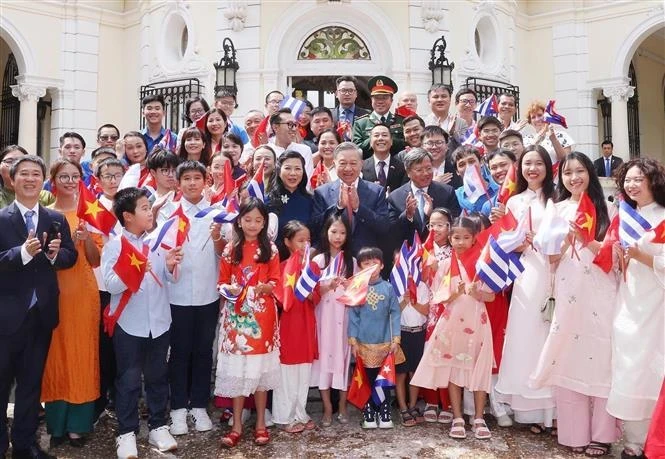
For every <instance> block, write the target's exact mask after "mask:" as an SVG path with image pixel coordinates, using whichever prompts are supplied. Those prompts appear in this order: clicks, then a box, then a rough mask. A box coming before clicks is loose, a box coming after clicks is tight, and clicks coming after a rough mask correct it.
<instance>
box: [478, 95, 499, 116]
mask: <svg viewBox="0 0 665 459" xmlns="http://www.w3.org/2000/svg"><path fill="white" fill-rule="evenodd" d="M473 111H474V112H476V113H478V114H479V115H480V116H481V117H482V116H494V115H496V114H498V113H499V103H498V101H497V98H496V95H495V94H492V95H491V96H489V97H488V98H487V99H485V100H484V101H482V102H481V103H480V104H479V105H478V106H477V107H476V108H475V109H474V110H473Z"/></svg>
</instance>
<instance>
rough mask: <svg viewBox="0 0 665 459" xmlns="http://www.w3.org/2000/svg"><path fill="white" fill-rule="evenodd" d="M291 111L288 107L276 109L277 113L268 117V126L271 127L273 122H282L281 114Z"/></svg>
mask: <svg viewBox="0 0 665 459" xmlns="http://www.w3.org/2000/svg"><path fill="white" fill-rule="evenodd" d="M284 113H292V112H291V109H290V108H280V109H279V110H277V113H275V114H274V115H272V116H271V117H270V127H273V126H274V125H275V124H279V123H281V122H282V114H284Z"/></svg>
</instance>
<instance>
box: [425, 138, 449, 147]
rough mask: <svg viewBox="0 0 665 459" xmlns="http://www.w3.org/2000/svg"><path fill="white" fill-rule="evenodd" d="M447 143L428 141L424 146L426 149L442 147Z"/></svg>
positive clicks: (443, 141)
mask: <svg viewBox="0 0 665 459" xmlns="http://www.w3.org/2000/svg"><path fill="white" fill-rule="evenodd" d="M445 143H446V141H445V140H428V141H427V142H425V143H424V145H425V146H426V147H442V146H443V145H444V144H445Z"/></svg>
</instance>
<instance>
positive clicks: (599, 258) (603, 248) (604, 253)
mask: <svg viewBox="0 0 665 459" xmlns="http://www.w3.org/2000/svg"><path fill="white" fill-rule="evenodd" d="M618 241H619V216H618V215H615V216H614V218H613V219H612V223H610V226H609V228H607V232H606V233H605V238H604V239H603V242H602V244H601V245H600V250H599V251H598V254H597V255H596V257H595V258H594V259H593V263H594V264H595V265H598V267H599V268H600V269H602V270H603V271H605V272H606V273H609V272H610V270H611V269H612V264H613V262H614V255H613V248H612V246H613V245H614V243H615V242H618Z"/></svg>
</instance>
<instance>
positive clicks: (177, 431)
mask: <svg viewBox="0 0 665 459" xmlns="http://www.w3.org/2000/svg"><path fill="white" fill-rule="evenodd" d="M169 432H171V435H186V434H187V432H189V427H187V409H186V408H180V409H177V410H171V427H170V428H169Z"/></svg>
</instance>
